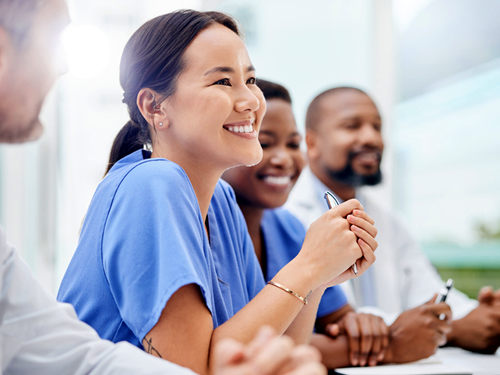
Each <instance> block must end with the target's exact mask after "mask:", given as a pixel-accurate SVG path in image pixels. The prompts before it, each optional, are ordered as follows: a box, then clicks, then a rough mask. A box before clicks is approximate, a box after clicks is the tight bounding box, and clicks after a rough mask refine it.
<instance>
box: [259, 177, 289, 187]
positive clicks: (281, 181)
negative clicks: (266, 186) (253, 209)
mask: <svg viewBox="0 0 500 375" xmlns="http://www.w3.org/2000/svg"><path fill="white" fill-rule="evenodd" d="M291 180H292V178H291V177H290V176H280V177H279V176H266V177H264V181H266V182H268V183H270V184H274V185H287V184H289V183H290V181H291Z"/></svg>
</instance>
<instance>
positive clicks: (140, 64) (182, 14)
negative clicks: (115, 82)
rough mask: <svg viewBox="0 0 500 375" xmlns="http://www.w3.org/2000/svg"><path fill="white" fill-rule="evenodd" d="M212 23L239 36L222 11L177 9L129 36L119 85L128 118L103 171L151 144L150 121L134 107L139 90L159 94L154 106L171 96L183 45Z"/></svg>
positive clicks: (231, 19) (181, 63)
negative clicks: (152, 91)
mask: <svg viewBox="0 0 500 375" xmlns="http://www.w3.org/2000/svg"><path fill="white" fill-rule="evenodd" d="M214 23H219V24H221V25H223V26H226V27H227V28H228V29H230V30H232V31H233V32H234V33H236V34H237V35H240V32H239V29H238V26H237V24H236V22H235V20H234V19H233V18H231V17H230V16H228V15H226V14H224V13H219V12H198V11H194V10H179V11H176V12H172V13H168V14H165V15H163V16H159V17H156V18H153V19H152V20H150V21H148V22H146V23H145V24H144V25H142V26H141V27H140V28H139V29H138V30H137V31H136V32H135V33H134V34H133V35H132V37H131V38H130V39H129V41H128V42H127V44H126V46H125V49H124V50H123V54H122V59H121V63H120V84H121V86H122V88H123V102H124V103H125V104H127V107H128V113H129V115H130V121H129V122H127V124H126V125H125V126H124V127H123V128H122V129H121V130H120V132H119V133H118V135H117V136H116V138H115V140H114V142H113V146H112V148H111V152H110V155H109V162H108V167H107V170H106V174H107V173H108V172H109V170H110V169H111V168H112V167H113V165H114V164H115V163H116V162H117V161H118V160H120V159H121V158H123V157H125V156H127V155H129V154H131V153H132V152H134V151H137V150H140V149H142V148H144V146H147V145H150V144H151V134H150V131H149V123H148V121H147V120H146V119H145V118H144V117H143V116H142V114H141V112H140V110H139V108H138V107H137V95H138V94H139V91H140V90H141V89H143V88H149V89H151V90H154V91H156V92H157V93H158V94H159V95H160V96H161V97H159V98H158V97H157V98H156V100H153V106H157V105H158V104H160V103H161V102H162V101H163V100H165V99H166V98H168V97H169V96H170V95H172V94H173V93H174V91H175V83H176V81H177V78H178V77H179V75H180V73H181V71H182V69H183V67H184V64H183V60H182V56H183V55H184V52H185V50H186V48H187V47H188V46H189V44H190V43H191V41H192V40H193V39H194V38H195V37H196V35H198V34H199V33H200V32H201V31H202V30H204V29H206V28H207V27H209V26H211V25H213V24H214Z"/></svg>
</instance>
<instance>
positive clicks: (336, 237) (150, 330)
mask: <svg viewBox="0 0 500 375" xmlns="http://www.w3.org/2000/svg"><path fill="white" fill-rule="evenodd" d="M254 71H255V69H254V67H253V65H252V63H251V61H250V58H249V56H248V53H247V50H246V48H245V45H244V43H243V42H242V40H241V39H240V37H239V31H238V28H237V26H236V23H235V21H234V20H233V19H232V18H231V17H229V16H227V15H225V14H222V13H218V12H197V11H191V10H184V11H177V12H173V13H170V14H166V15H163V16H160V17H157V18H155V19H153V20H151V21H149V22H147V23H146V24H144V25H143V26H141V27H140V28H139V29H138V30H137V31H136V32H135V33H134V35H133V36H132V37H131V39H130V40H129V42H128V43H127V45H126V47H125V50H124V53H123V56H122V62H121V67H120V82H121V85H122V87H123V90H124V99H123V101H124V102H125V103H126V104H127V106H128V110H129V114H130V121H129V122H128V123H127V124H126V125H125V126H124V127H123V129H122V130H121V131H120V132H119V134H118V135H117V137H116V139H115V141H114V144H113V148H112V150H111V155H110V160H109V167H108V171H107V174H106V177H105V178H104V180H103V181H102V182H101V184H100V185H99V187H98V188H97V191H96V193H95V195H94V198H93V199H92V202H91V205H90V207H89V210H88V212H87V215H86V218H85V222H84V224H83V227H82V231H81V237H80V242H79V245H78V248H77V249H76V252H75V254H74V257H73V259H72V261H71V263H70V265H69V267H68V270H67V272H66V275H65V276H64V279H63V281H62V284H61V288H60V290H59V294H58V299H59V300H62V301H66V302H70V303H72V304H73V305H74V306H75V309H76V311H77V313H78V316H79V317H80V319H82V320H84V321H85V322H88V323H89V324H90V325H92V326H93V327H94V328H95V329H96V330H97V331H98V332H99V334H100V335H101V337H104V338H107V339H110V340H112V341H123V340H126V341H129V342H131V343H133V344H135V345H137V346H139V347H144V349H145V350H147V351H148V352H149V353H151V354H154V355H157V356H160V357H163V358H166V359H168V360H170V361H172V362H176V363H178V364H181V365H184V366H187V367H190V368H192V369H193V370H194V371H196V372H197V373H199V374H205V373H209V372H210V371H211V368H212V366H213V363H212V361H213V359H212V356H211V355H210V353H211V352H212V347H213V345H214V344H216V343H217V342H219V341H220V340H221V339H222V338H226V337H232V338H235V339H237V340H239V341H242V342H249V341H250V339H251V338H252V337H253V336H254V335H255V333H256V332H257V331H258V329H259V328H260V327H261V326H262V325H264V324H267V325H270V326H272V327H273V328H274V329H275V330H276V331H277V332H278V333H280V334H282V333H284V332H285V331H287V333H289V334H290V335H291V336H292V337H293V338H294V340H295V341H296V342H297V343H304V342H307V341H308V339H309V336H310V334H311V331H312V327H313V323H314V316H315V315H316V310H317V307H318V303H319V298H320V297H321V295H322V293H323V291H324V290H325V288H326V287H328V286H330V285H333V284H336V283H339V282H342V281H343V280H346V279H349V278H350V277H352V276H353V275H352V274H351V272H350V270H349V266H350V265H351V264H352V263H353V262H354V261H356V259H358V258H361V257H362V256H364V258H362V260H359V261H358V263H359V267H360V269H361V272H362V271H364V270H366V268H367V267H369V265H370V264H371V263H372V262H373V260H374V256H373V250H374V248H375V247H376V242H375V241H374V240H373V238H372V236H371V235H370V234H369V233H370V232H373V230H372V229H373V226H372V225H371V224H370V222H369V221H370V220H369V219H367V220H363V219H361V220H360V223H361V224H360V225H361V227H362V228H363V231H364V230H365V229H366V232H364V233H366V235H364V236H363V237H362V238H363V239H362V240H361V239H359V240H358V239H357V238H356V236H355V235H354V234H353V232H351V230H350V229H349V224H348V222H347V220H346V219H344V217H345V216H347V215H348V214H349V213H351V212H352V211H353V210H354V209H361V205H360V204H359V202H357V201H350V202H346V203H345V204H344V205H341V206H339V207H338V209H336V210H331V211H330V212H329V214H327V215H324V216H323V217H322V218H320V220H318V224H317V226H316V228H315V229H312V230H311V232H312V233H313V234H312V235H311V237H310V239H309V240H306V241H305V243H304V247H303V249H302V251H301V253H300V254H299V255H298V256H297V258H296V259H294V261H292V262H290V263H289V264H288V265H287V266H285V268H283V270H282V271H280V272H279V273H278V274H277V275H276V277H274V278H273V282H274V284H273V285H275V286H271V287H266V286H265V281H264V277H263V275H262V271H261V269H260V267H259V264H258V261H257V259H256V257H255V253H254V251H253V247H252V242H251V239H250V237H249V234H248V231H247V229H246V225H245V221H244V218H243V216H242V214H241V211H240V210H239V209H238V206H237V204H236V201H235V198H234V193H233V191H232V190H231V188H230V187H229V186H228V185H227V184H226V183H224V182H222V181H219V178H220V176H221V175H222V173H223V172H224V171H225V170H226V169H228V168H231V167H235V166H241V165H252V164H256V163H258V162H259V161H260V159H261V157H262V148H261V147H260V144H259V141H258V139H257V135H258V131H259V129H260V126H261V122H262V118H263V116H264V112H265V101H264V98H263V95H262V92H261V91H260V90H259V88H258V87H257V86H256V84H255V72H254ZM145 148H149V149H151V151H146V150H145ZM276 285H282V286H283V287H276ZM284 290H292V291H293V294H289V293H284V292H283V291H284ZM297 296H298V297H297ZM309 296H310V297H309ZM308 297H309V304H307V302H308ZM306 304H307V306H305V305H306Z"/></svg>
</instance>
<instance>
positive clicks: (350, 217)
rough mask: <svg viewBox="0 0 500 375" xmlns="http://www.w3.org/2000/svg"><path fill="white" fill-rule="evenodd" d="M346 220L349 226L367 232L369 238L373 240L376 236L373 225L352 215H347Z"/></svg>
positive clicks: (375, 229)
mask: <svg viewBox="0 0 500 375" xmlns="http://www.w3.org/2000/svg"><path fill="white" fill-rule="evenodd" d="M346 219H347V221H348V222H349V224H351V225H356V226H357V227H360V228H361V229H363V230H364V231H365V232H367V233H368V234H369V235H370V236H371V237H373V238H375V237H376V236H377V228H375V226H374V225H373V224H370V223H369V222H368V221H366V220H364V219H360V218H357V217H355V216H353V215H347V218H346Z"/></svg>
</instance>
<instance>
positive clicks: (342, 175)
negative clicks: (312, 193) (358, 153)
mask: <svg viewBox="0 0 500 375" xmlns="http://www.w3.org/2000/svg"><path fill="white" fill-rule="evenodd" d="M354 156H355V153H349V155H348V157H347V163H346V165H345V167H344V168H342V169H340V170H333V169H329V168H328V167H325V171H326V173H327V175H328V177H329V178H331V179H332V180H335V181H338V182H340V183H342V184H344V185H347V186H349V187H353V188H357V187H361V186H375V185H378V184H380V183H381V182H382V171H381V170H380V166H379V168H378V170H377V171H376V172H375V173H374V174H371V175H362V174H359V173H356V172H355V171H354V169H352V159H353V158H354Z"/></svg>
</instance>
